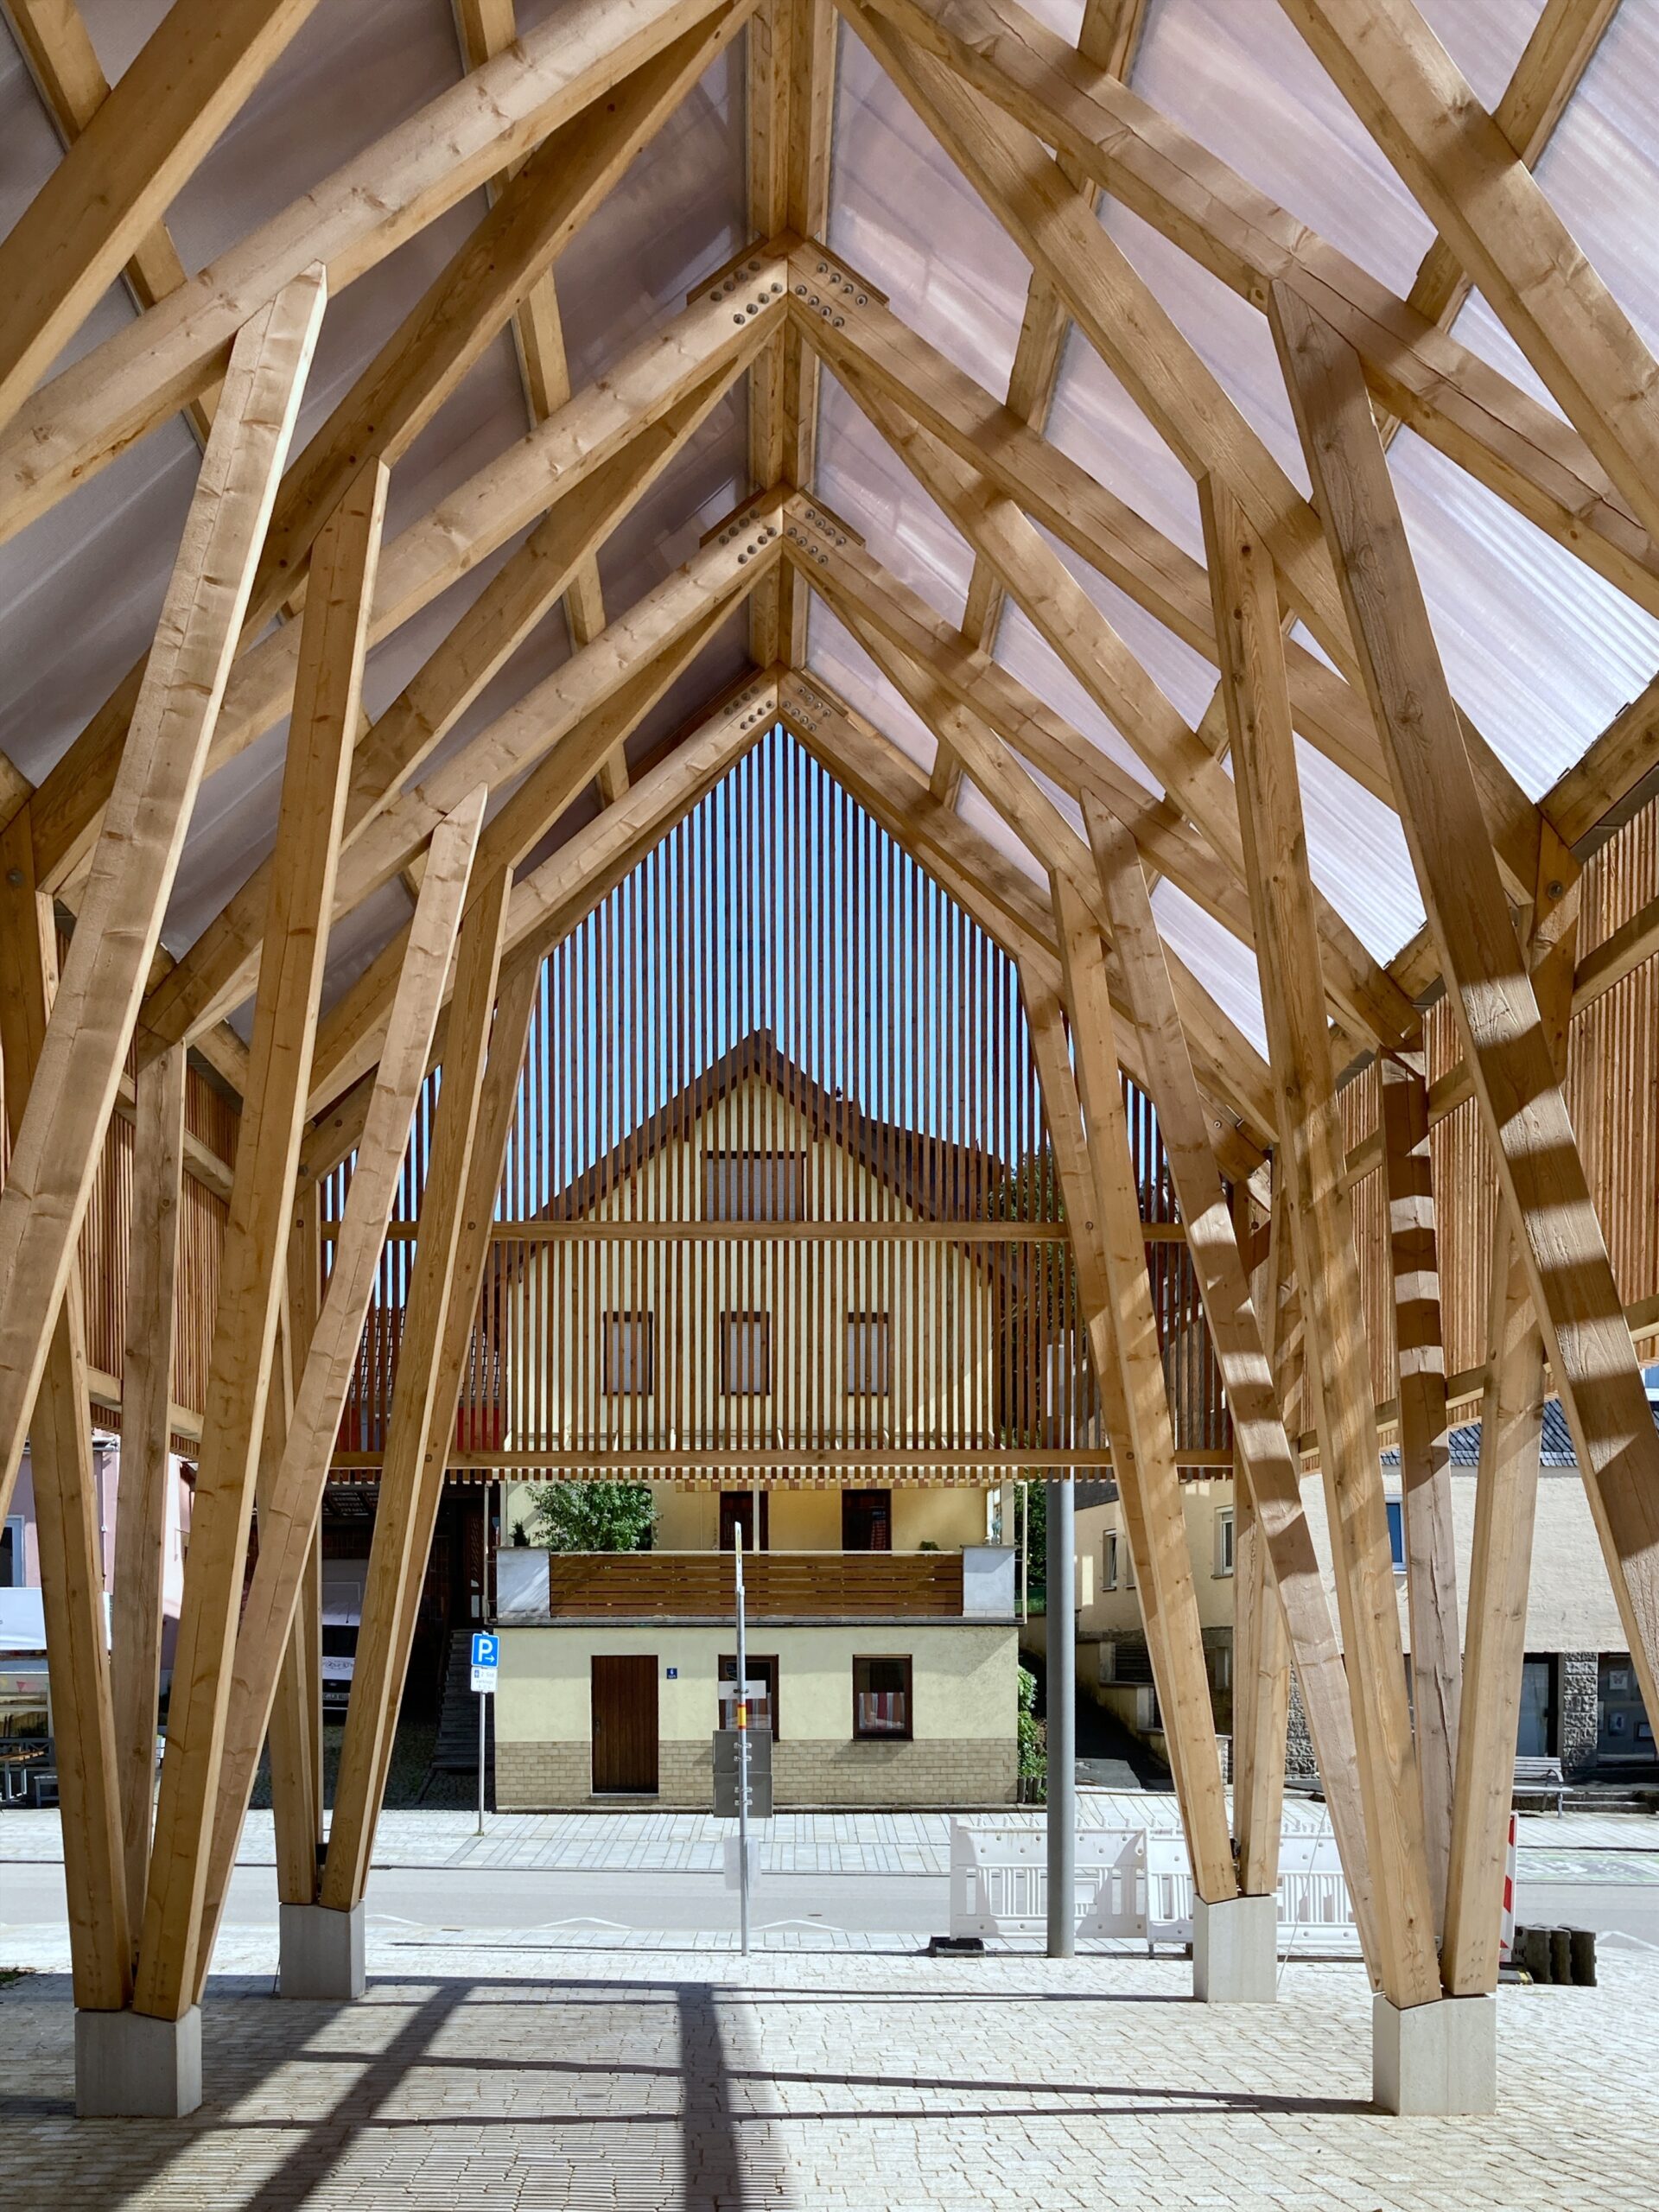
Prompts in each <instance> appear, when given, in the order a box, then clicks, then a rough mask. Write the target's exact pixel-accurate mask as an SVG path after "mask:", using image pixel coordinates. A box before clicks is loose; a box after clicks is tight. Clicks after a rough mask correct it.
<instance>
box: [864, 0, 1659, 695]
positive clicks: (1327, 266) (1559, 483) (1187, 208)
mask: <svg viewBox="0 0 1659 2212" xmlns="http://www.w3.org/2000/svg"><path fill="white" fill-rule="evenodd" d="M857 4H858V5H860V6H861V7H862V6H864V5H865V4H866V0H857ZM869 4H871V5H874V6H879V7H880V9H881V10H882V11H883V13H884V15H885V16H886V18H887V21H888V22H891V23H892V24H893V26H894V27H895V28H896V29H899V30H901V31H902V32H903V34H904V35H905V36H906V38H912V39H914V40H916V41H918V44H919V45H921V46H925V48H927V50H928V51H929V52H930V53H931V54H938V56H939V57H940V58H941V59H943V60H945V61H947V62H948V63H949V64H950V67H951V68H952V70H953V71H955V72H958V73H960V75H961V77H962V79H963V80H964V81H965V82H967V83H969V84H971V85H973V86H975V87H976V89H977V90H978V91H979V92H982V93H983V94H985V95H986V96H987V97H988V99H991V100H994V101H995V102H996V103H997V104H998V105H999V106H1001V108H1003V109H1004V110H1005V111H1006V112H1007V114H1009V115H1010V116H1012V117H1013V118H1014V119H1015V120H1017V121H1018V122H1020V123H1022V124H1024V125H1025V126H1026V128H1027V130H1030V131H1032V132H1033V133H1034V134H1035V135H1036V136H1037V137H1039V138H1040V139H1041V140H1042V141H1043V142H1044V143H1046V144H1048V145H1052V146H1054V147H1056V148H1057V149H1058V150H1059V151H1061V152H1064V153H1065V154H1067V155H1068V156H1071V159H1072V160H1073V161H1075V162H1076V163H1077V167H1078V168H1079V169H1080V171H1081V172H1082V173H1083V174H1084V175H1085V176H1087V177H1089V178H1090V179H1091V180H1092V181H1094V182H1095V183H1096V184H1098V185H1099V186H1100V187H1101V188H1103V190H1105V191H1107V192H1109V193H1110V194H1112V196H1113V197H1114V198H1115V199H1118V200H1122V201H1123V203H1124V205H1125V206H1126V207H1130V208H1132V209H1133V210H1134V212H1135V213H1136V214H1137V215H1139V216H1140V217H1141V219H1143V220H1144V221H1146V222H1147V223H1149V224H1150V225H1151V226H1152V227H1153V228H1154V230H1156V231H1159V232H1161V233H1162V234H1163V235H1164V236H1165V237H1166V238H1168V239H1169V240H1170V241H1171V243H1172V244H1173V245H1177V246H1179V247H1180V248H1181V249H1182V251H1185V252H1187V253H1190V254H1191V255H1192V257H1193V258H1194V259H1196V260H1197V261H1198V262H1200V263H1201V264H1203V265H1204V266H1205V268H1207V269H1209V270H1211V273H1212V274H1213V275H1215V276H1217V277H1219V278H1220V279H1221V281H1222V282H1223V283H1225V284H1226V285H1228V286H1229V288H1230V289H1232V290H1233V291H1236V292H1237V293H1238V294H1239V295H1240V296H1241V297H1243V298H1244V299H1246V300H1248V301H1249V302H1250V303H1251V304H1252V305H1253V306H1255V307H1257V308H1260V307H1262V306H1263V305H1264V303H1265V301H1266V297H1267V290H1268V286H1269V285H1270V284H1273V283H1287V284H1289V285H1290V286H1292V287H1293V288H1294V289H1297V290H1299V291H1300V292H1301V293H1302V294H1303V296H1305V297H1306V299H1307V300H1308V302H1309V303H1310V305H1312V306H1313V307H1314V308H1316V309H1317V310H1318V311H1319V313H1320V314H1321V315H1325V317H1326V318H1327V319H1328V320H1329V321H1331V322H1332V325H1333V326H1334V327H1337V328H1338V329H1339V330H1340V331H1341V333H1342V334H1343V335H1344V337H1345V338H1346V339H1347V340H1348V341H1349V342H1350V344H1351V345H1352V346H1354V347H1355V348H1356V349H1357V352H1358V353H1360V355H1361V356H1362V358H1363V361H1364V365H1365V374H1366V378H1367V380H1368V382H1369V383H1370V387H1371V389H1372V391H1373V392H1374V394H1375V396H1376V399H1377V401H1378V402H1379V404H1381V405H1382V406H1383V407H1384V408H1385V409H1387V410H1388V411H1389V413H1390V414H1392V415H1395V416H1401V417H1402V418H1403V419H1404V420H1405V421H1407V422H1408V423H1410V424H1411V425H1412V427H1413V428H1414V429H1417V430H1419V431H1421V434H1422V435H1423V436H1424V437H1425V438H1426V439H1427V441H1428V442H1429V443H1430V444H1432V445H1434V446H1437V447H1438V448H1440V451H1442V452H1443V453H1445V454H1446V456H1447V457H1448V459H1450V460H1452V461H1457V462H1458V463H1459V465H1460V466H1461V467H1465V468H1467V469H1468V470H1469V471H1470V473H1471V474H1473V475H1475V476H1477V477H1478V478H1479V480H1481V481H1482V482H1483V483H1484V484H1485V485H1487V486H1488V487H1489V488H1490V489H1491V490H1492V491H1493V492H1495V493H1497V495H1498V496H1499V497H1500V498H1501V499H1507V500H1508V501H1509V502H1510V505H1514V506H1515V507H1516V508H1517V509H1518V510H1519V511H1520V512H1522V513H1523V514H1525V515H1527V516H1528V517H1529V518H1530V519H1531V520H1532V521H1534V522H1535V523H1536V524H1538V525H1539V527H1540V528H1541V529H1542V530H1545V531H1548V533H1549V534H1550V536H1552V537H1554V538H1555V539H1557V541H1558V542H1559V543H1560V544H1562V545H1563V546H1564V547H1565V548H1566V549H1567V550H1568V551H1570V552H1572V553H1573V554H1575V555H1576V556H1578V557H1579V558H1580V559H1581V560H1584V561H1586V562H1587V563H1589V564H1590V565H1591V566H1592V568H1594V569H1597V570H1598V571H1599V573H1600V574H1602V575H1605V576H1606V577H1607V578H1608V580H1609V581H1610V582H1613V583H1616V584H1617V585H1618V587H1619V588H1620V589H1621V590H1623V591H1625V592H1627V593H1629V594H1630V596H1631V597H1632V598H1633V599H1635V600H1637V602H1638V603H1639V604H1641V605H1643V606H1644V607H1648V609H1649V612H1659V545H1656V543H1655V541H1654V539H1653V538H1652V537H1650V535H1649V532H1648V531H1647V529H1646V528H1645V527H1644V526H1643V524H1641V523H1640V522H1638V521H1637V518H1636V515H1635V512H1634V511H1633V510H1632V508H1631V507H1630V505H1628V504H1627V502H1626V500H1625V499H1624V497H1623V496H1622V494H1621V493H1619V492H1618V491H1617V490H1616V489H1615V488H1614V486H1613V484H1612V482H1611V479H1610V474H1609V472H1608V471H1607V469H1606V468H1605V467H1604V466H1603V465H1602V463H1601V461H1599V459H1598V458H1597V456H1596V454H1594V453H1593V452H1592V450H1591V448H1590V445H1589V443H1588V442H1586V439H1584V438H1583V437H1581V436H1580V435H1578V433H1577V432H1576V431H1575V430H1573V429H1572V427H1571V426H1570V425H1569V424H1567V423H1562V422H1561V420H1560V417H1559V416H1555V415H1554V414H1553V413H1552V412H1551V411H1550V410H1548V408H1546V407H1544V406H1543V405H1541V404H1540V403H1539V402H1538V401H1536V400H1535V399H1534V398H1532V397H1530V396H1529V394H1527V393H1524V392H1522V391H1520V390H1519V389H1518V388H1517V387H1516V385H1514V384H1513V383H1511V382H1510V380H1509V379H1508V378H1505V377H1504V376H1503V375H1502V374H1501V373H1500V372H1498V371H1497V370H1495V369H1493V368H1491V366H1490V365H1488V364H1486V363H1485V362H1483V361H1482V360H1481V359H1479V358H1478V355H1477V354H1475V353H1472V352H1471V350H1470V349H1469V348H1467V347H1465V346H1460V345H1459V343H1458V342H1457V340H1455V339H1453V338H1452V337H1450V336H1449V335H1448V334H1446V333H1445V332H1443V331H1441V330H1440V329H1438V328H1437V327H1435V326H1434V325H1433V323H1432V322H1431V321H1428V319H1427V317H1424V316H1420V315H1418V314H1417V312H1416V310H1415V309H1414V308H1408V306H1407V303H1406V302H1404V301H1403V300H1401V299H1399V298H1398V297H1397V296H1395V294H1393V293H1391V292H1390V291H1389V289H1388V288H1387V287H1386V286H1385V285H1383V284H1381V283H1378V281H1377V280H1376V278H1375V277H1370V276H1369V275H1368V274H1367V273H1366V272H1365V271H1364V270H1362V269H1361V268H1360V267H1359V266H1358V265H1357V264H1356V263H1354V262H1352V261H1351V260H1350V259H1349V258H1348V257H1346V256H1345V255H1344V254H1341V253H1339V252H1338V251H1337V250H1336V248H1335V247H1333V246H1332V245H1330V244H1329V243H1328V242H1327V241H1326V240H1325V239H1322V238H1319V236H1318V234H1317V233H1316V232H1311V231H1310V230H1309V229H1308V227H1307V226H1306V224H1305V223H1303V222H1302V221H1300V219H1298V218H1297V217H1295V216H1294V215H1292V214H1290V213H1287V211H1286V210H1285V209H1283V208H1281V207H1276V206H1275V205H1274V202H1273V201H1272V200H1269V199H1268V197H1267V196H1266V195H1265V194H1262V193H1260V192H1257V191H1256V190H1255V188H1254V187H1252V186H1249V185H1248V184H1246V183H1245V182H1244V181H1243V179H1242V178H1240V177H1238V176H1237V175H1235V174H1234V173H1233V172H1232V171H1230V169H1229V168H1227V167H1226V165H1225V164H1224V162H1220V161H1218V160H1217V158H1216V156H1214V155H1213V154H1211V153H1210V152H1209V151H1208V150H1207V149H1205V148H1204V147H1202V146H1200V145H1199V144H1198V143H1197V142H1196V141H1194V140H1193V139H1192V138H1190V137H1187V136H1186V135H1185V133H1184V132H1182V131H1180V130H1179V129H1177V128H1176V126H1175V125H1173V124H1171V123H1170V122H1169V120H1168V119H1167V118H1166V117H1164V116H1163V115H1161V114H1160V113H1159V112H1158V111H1157V110H1155V109H1154V108H1152V107H1150V106H1149V105H1147V102H1146V101H1144V100H1142V99H1139V98H1138V97H1137V96H1136V95H1135V93H1133V92H1130V91H1129V90H1128V88H1127V86H1122V85H1120V84H1118V83H1116V81H1115V80H1114V79H1110V78H1106V77H1102V76H1100V75H1099V74H1098V73H1095V72H1092V71H1090V70H1087V69H1085V68H1084V67H1082V65H1080V64H1079V62H1078V60H1077V56H1076V55H1075V54H1074V53H1073V52H1072V50H1071V48H1070V47H1068V46H1067V45H1066V43H1065V40H1064V39H1061V38H1058V37H1057V36H1056V35H1054V34H1053V33H1052V31H1050V30H1048V29H1046V27H1045V26H1044V25H1043V24H1042V23H1041V22H1039V21H1038V20H1037V18H1036V17H1035V16H1032V15H1031V14H1030V13H1028V12H1027V10H1025V9H1024V8H1022V7H1020V4H1019V0H995V4H993V0H869ZM1508 158H1509V160H1510V162H1513V161H1514V156H1513V155H1512V154H1511V155H1510V156H1508ZM1322 642H1323V641H1322ZM1338 658H1341V656H1340V655H1338Z"/></svg>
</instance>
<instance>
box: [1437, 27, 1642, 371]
mask: <svg viewBox="0 0 1659 2212" xmlns="http://www.w3.org/2000/svg"><path fill="white" fill-rule="evenodd" d="M1617 14H1618V0H1544V6H1543V9H1542V10H1541V13H1540V15H1539V17H1538V20H1537V22H1535V24H1534V25H1533V27H1532V32H1531V35H1530V36H1529V38H1528V40H1527V42H1526V45H1525V46H1524V47H1523V48H1522V53H1521V59H1520V60H1518V61H1517V62H1516V65H1515V73H1514V74H1513V75H1512V76H1511V77H1510V81H1509V84H1508V85H1507V86H1505V88H1504V91H1503V97H1502V99H1500V100H1499V101H1498V104H1497V107H1496V108H1494V109H1493V111H1492V119H1493V121H1494V122H1495V123H1496V124H1497V127H1498V129H1499V130H1501V131H1502V132H1503V136H1504V137H1505V139H1506V140H1507V141H1508V142H1509V143H1510V146H1512V147H1513V148H1514V149H1515V152H1516V156H1518V157H1519V159H1520V160H1522V162H1525V163H1526V165H1527V167H1528V168H1529V169H1535V168H1537V166H1538V162H1539V158H1540V156H1541V155H1542V153H1543V150H1544V149H1545V147H1546V146H1547V145H1548V143H1549V141H1550V139H1551V137H1552V136H1553V135H1554V130H1555V126H1556V124H1558V123H1559V122H1560V119H1561V117H1562V115H1563V113H1564V112H1565V111H1566V108H1567V102H1568V101H1569V100H1570V99H1572V97H1573V93H1574V92H1576V91H1577V90H1578V87H1579V85H1580V80H1581V79H1582V78H1583V76H1584V73H1585V71H1586V69H1587V68H1588V67H1590V64H1591V62H1592V60H1594V58H1595V53H1596V48H1598V47H1599V45H1600V44H1601V39H1602V34H1603V32H1605V30H1606V29H1607V26H1608V25H1609V24H1610V23H1611V22H1612V20H1613V17H1614V16H1616V15H1617ZM1473 289H1474V279H1473V278H1472V277H1471V276H1470V275H1469V272H1468V271H1467V270H1465V268H1464V267H1463V266H1462V264H1460V263H1459V259H1458V257H1457V255H1456V254H1455V253H1454V252H1453V251H1452V248H1451V247H1450V246H1449V245H1447V244H1446V240H1445V239H1444V238H1436V239H1435V241H1434V243H1433V245H1432V246H1430V248H1429V249H1428V251H1427V253H1426V254H1425V255H1424V256H1423V258H1422V261H1421V264H1420V265H1419V267H1418V270H1417V274H1416V276H1415V277H1414V278H1413V280H1412V286H1411V290H1410V291H1409V293H1408V295H1407V304H1408V306H1409V307H1412V308H1414V309H1415V310H1416V312H1417V313H1418V314H1419V315H1426V316H1427V318H1428V320H1429V321H1430V322H1432V323H1434V324H1436V325H1438V327H1440V329H1442V330H1449V329H1450V328H1451V327H1452V323H1453V322H1454V321H1456V320H1457V316H1458V312H1459V308H1461V307H1462V306H1463V304H1464V302H1465V300H1466V299H1467V298H1468V296H1469V295H1470V293H1471V291H1472V290H1473Z"/></svg>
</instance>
